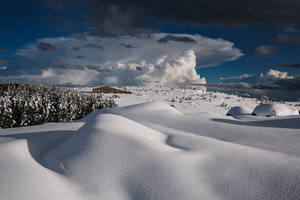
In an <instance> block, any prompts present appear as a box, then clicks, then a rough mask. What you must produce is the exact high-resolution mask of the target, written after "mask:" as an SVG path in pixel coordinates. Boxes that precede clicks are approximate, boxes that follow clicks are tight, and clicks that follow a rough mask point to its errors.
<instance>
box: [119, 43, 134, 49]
mask: <svg viewBox="0 0 300 200" xmlns="http://www.w3.org/2000/svg"><path fill="white" fill-rule="evenodd" d="M120 45H121V46H123V47H125V48H128V49H131V48H137V47H134V46H133V45H131V44H124V43H121V44H120Z"/></svg>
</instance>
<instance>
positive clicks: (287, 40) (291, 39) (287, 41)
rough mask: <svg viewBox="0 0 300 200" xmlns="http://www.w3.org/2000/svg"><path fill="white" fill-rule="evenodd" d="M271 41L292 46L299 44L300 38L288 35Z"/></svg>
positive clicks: (279, 36)
mask: <svg viewBox="0 0 300 200" xmlns="http://www.w3.org/2000/svg"><path fill="white" fill-rule="evenodd" d="M273 40H274V41H275V42H277V43H281V44H292V45H299V44H300V37H299V36H296V35H290V34H280V35H277V36H276V37H275V38H273Z"/></svg>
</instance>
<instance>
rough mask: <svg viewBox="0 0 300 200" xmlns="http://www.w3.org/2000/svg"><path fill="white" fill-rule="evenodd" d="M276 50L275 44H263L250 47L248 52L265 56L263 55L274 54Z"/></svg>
mask: <svg viewBox="0 0 300 200" xmlns="http://www.w3.org/2000/svg"><path fill="white" fill-rule="evenodd" d="M277 50H278V48H277V47H275V46H269V45H263V46H258V47H256V48H254V49H252V50H251V51H250V53H251V54H256V55H262V56H265V55H271V54H274V53H276V52H277Z"/></svg>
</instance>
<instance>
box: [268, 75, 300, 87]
mask: <svg viewBox="0 0 300 200" xmlns="http://www.w3.org/2000/svg"><path fill="white" fill-rule="evenodd" d="M274 84H275V85H278V86H279V87H282V88H287V89H300V77H296V78H295V79H278V80H276V81H275V82H274Z"/></svg>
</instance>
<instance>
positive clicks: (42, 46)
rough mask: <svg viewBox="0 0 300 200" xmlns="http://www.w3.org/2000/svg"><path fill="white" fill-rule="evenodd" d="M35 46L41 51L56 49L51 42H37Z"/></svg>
mask: <svg viewBox="0 0 300 200" xmlns="http://www.w3.org/2000/svg"><path fill="white" fill-rule="evenodd" d="M37 47H38V48H39V49H40V50H42V51H51V50H55V49H56V48H55V47H54V46H53V45H52V44H49V43H46V42H41V43H39V44H38V45H37Z"/></svg>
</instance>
